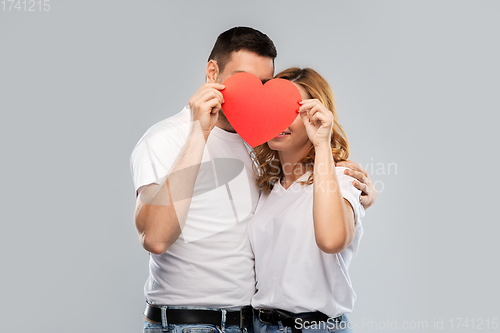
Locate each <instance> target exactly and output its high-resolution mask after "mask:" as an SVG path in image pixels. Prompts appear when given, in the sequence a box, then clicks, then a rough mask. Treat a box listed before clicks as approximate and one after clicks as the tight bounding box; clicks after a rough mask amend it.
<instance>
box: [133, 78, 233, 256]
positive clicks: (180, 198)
mask: <svg viewBox="0 0 500 333" xmlns="http://www.w3.org/2000/svg"><path fill="white" fill-rule="evenodd" d="M223 88H224V86H223V85H220V84H217V83H206V84H204V85H203V86H202V87H201V88H200V89H199V90H198V91H197V92H196V94H195V95H193V97H191V99H190V100H189V106H190V109H191V113H192V123H191V130H190V133H189V135H188V138H187V141H186V143H185V144H184V146H183V147H182V149H181V151H180V153H179V155H178V157H177V159H176V161H175V163H174V165H173V166H172V168H171V170H170V171H169V173H168V175H167V176H166V177H165V178H164V179H163V180H162V182H161V184H149V185H147V186H144V187H142V188H141V189H139V190H138V191H139V193H138V194H137V202H136V209H135V219H134V220H135V226H136V229H137V232H138V234H139V237H140V239H141V243H142V246H143V247H144V249H146V250H147V251H149V252H152V253H154V254H162V253H164V252H165V251H166V250H167V249H168V248H169V247H170V246H171V245H172V244H173V243H174V242H175V241H176V240H177V238H178V237H179V235H180V233H181V231H182V228H183V227H184V224H185V221H186V217H187V213H188V210H189V206H190V203H191V197H192V195H193V191H194V185H195V182H196V177H197V175H198V171H199V168H200V164H201V160H202V157H203V150H204V148H205V144H206V141H207V139H208V136H209V135H210V132H211V130H212V129H213V127H214V126H215V123H216V122H217V118H218V112H219V110H220V109H221V104H222V101H223V98H222V94H221V93H220V91H219V90H222V89H223Z"/></svg>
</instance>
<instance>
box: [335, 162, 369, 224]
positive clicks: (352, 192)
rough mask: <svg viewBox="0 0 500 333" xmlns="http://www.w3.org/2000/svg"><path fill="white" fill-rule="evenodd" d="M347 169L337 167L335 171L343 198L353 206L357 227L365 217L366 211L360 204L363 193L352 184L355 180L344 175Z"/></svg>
mask: <svg viewBox="0 0 500 333" xmlns="http://www.w3.org/2000/svg"><path fill="white" fill-rule="evenodd" d="M345 169H347V168H345V167H335V171H336V172H337V180H338V182H339V186H340V190H341V192H342V196H343V197H344V198H345V199H346V200H347V201H349V203H350V204H351V207H352V210H353V212H354V222H355V224H356V226H359V224H360V223H359V222H360V221H361V219H363V218H364V217H365V209H364V207H363V205H362V204H361V202H359V196H360V194H361V191H360V190H358V189H357V188H355V187H354V185H353V184H352V181H353V180H355V179H354V178H353V177H351V176H348V175H345V174H344V170H345Z"/></svg>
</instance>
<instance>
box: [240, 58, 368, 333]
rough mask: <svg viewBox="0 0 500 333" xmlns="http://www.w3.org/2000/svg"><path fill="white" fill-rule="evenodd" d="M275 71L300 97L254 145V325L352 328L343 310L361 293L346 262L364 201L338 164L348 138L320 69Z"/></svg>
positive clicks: (258, 331)
mask: <svg viewBox="0 0 500 333" xmlns="http://www.w3.org/2000/svg"><path fill="white" fill-rule="evenodd" d="M276 77H277V78H283V79H287V80H290V81H292V82H293V83H294V84H295V85H296V86H297V88H298V89H299V91H300V93H301V96H302V99H303V100H302V102H301V107H300V109H299V111H298V115H297V118H296V119H295V121H294V122H293V123H292V124H291V125H290V126H289V127H288V128H287V129H285V130H284V131H283V132H282V133H280V134H279V135H278V136H276V137H275V138H274V139H272V140H270V141H268V142H267V143H265V144H263V145H261V146H259V147H257V148H255V149H254V150H253V151H252V156H253V159H254V161H255V165H256V169H255V173H256V176H257V182H258V184H259V185H260V186H261V188H262V189H263V194H262V196H261V199H260V201H259V204H258V206H257V209H256V211H255V215H254V217H253V219H252V220H251V221H250V224H249V237H250V242H251V245H252V249H253V251H254V254H255V272H256V279H257V292H256V294H255V295H254V297H253V298H252V306H253V307H254V314H255V316H254V331H255V333H264V332H278V331H281V332H283V329H285V330H286V331H288V332H294V333H295V332H298V331H300V329H302V330H304V331H314V332H330V333H331V332H350V331H351V330H350V328H349V323H348V320H347V317H346V316H345V313H348V312H351V311H352V308H353V303H354V300H355V297H356V295H355V293H354V291H353V289H352V286H351V281H350V279H349V275H348V273H347V268H348V266H349V264H350V261H351V258H352V257H353V256H354V255H355V253H356V251H357V248H358V244H359V240H360V237H361V235H362V233H363V229H362V227H361V221H360V219H361V218H362V216H364V209H363V207H362V206H361V204H360V203H359V200H358V197H359V194H360V191H359V190H358V189H356V188H355V187H354V186H353V180H354V178H351V177H349V176H346V175H344V170H345V168H340V167H337V168H336V167H335V162H339V161H344V160H347V158H348V156H349V146H348V142H347V139H346V136H345V133H344V131H343V129H342V127H341V126H340V125H339V123H338V122H337V116H336V112H335V108H334V104H333V94H332V92H331V89H330V86H329V85H328V83H327V82H326V81H325V80H324V79H323V78H322V77H321V76H320V75H319V74H318V73H317V72H315V71H314V70H312V69H309V68H305V69H300V68H290V69H287V70H285V71H282V72H281V73H279V74H277V75H276ZM281 332H280V333H281Z"/></svg>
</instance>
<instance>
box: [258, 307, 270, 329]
mask: <svg viewBox="0 0 500 333" xmlns="http://www.w3.org/2000/svg"><path fill="white" fill-rule="evenodd" d="M266 311H267V312H268V313H272V311H273V310H271V309H259V316H258V317H259V320H260V321H261V322H263V323H264V324H268V325H273V323H271V322H268V321H265V320H263V319H262V318H261V316H260V315H261V314H263V313H266Z"/></svg>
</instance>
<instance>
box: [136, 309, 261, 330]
mask: <svg viewBox="0 0 500 333" xmlns="http://www.w3.org/2000/svg"><path fill="white" fill-rule="evenodd" d="M168 308H169V309H200V310H217V309H211V308H199V307H187V306H169V307H168ZM167 321H168V318H167ZM225 324H226V323H225V320H224V321H221V324H220V325H211V324H169V323H160V322H153V321H151V320H149V319H147V318H146V317H144V330H143V332H144V333H162V332H168V333H252V326H250V327H248V328H240V327H239V326H238V325H229V326H226V325H225Z"/></svg>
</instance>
